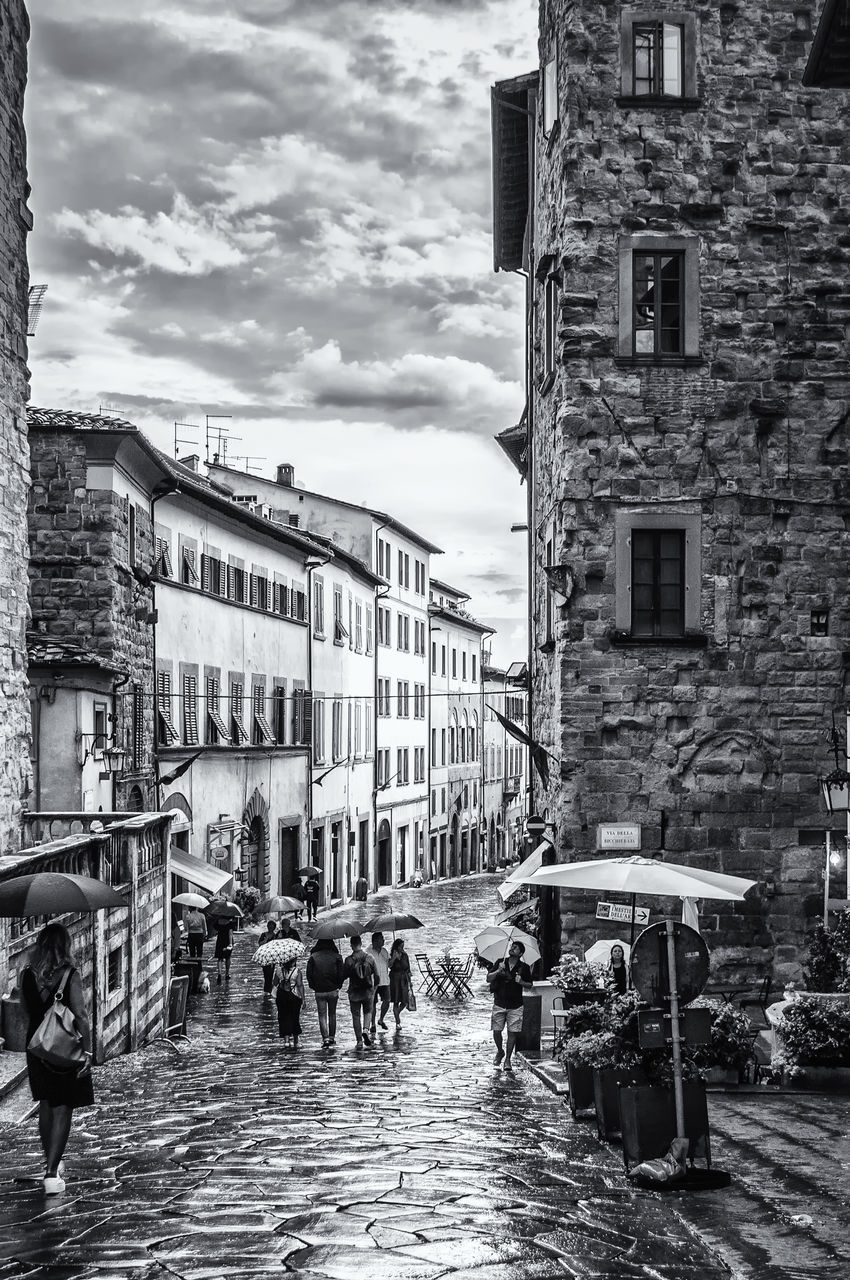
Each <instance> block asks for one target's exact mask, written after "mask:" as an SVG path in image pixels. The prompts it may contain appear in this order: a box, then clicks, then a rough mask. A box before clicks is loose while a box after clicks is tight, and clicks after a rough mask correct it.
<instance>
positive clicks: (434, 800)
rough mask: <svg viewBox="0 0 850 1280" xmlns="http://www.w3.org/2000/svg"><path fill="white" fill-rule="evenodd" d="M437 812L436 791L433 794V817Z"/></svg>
mask: <svg viewBox="0 0 850 1280" xmlns="http://www.w3.org/2000/svg"><path fill="white" fill-rule="evenodd" d="M436 812H437V792H436V789H435V790H434V791H432V792H431V816H432V817H433V816H434V814H435V813H436Z"/></svg>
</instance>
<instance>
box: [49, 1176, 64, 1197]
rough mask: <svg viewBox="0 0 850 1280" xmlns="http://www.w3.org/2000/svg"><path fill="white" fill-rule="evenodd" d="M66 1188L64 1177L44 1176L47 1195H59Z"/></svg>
mask: <svg viewBox="0 0 850 1280" xmlns="http://www.w3.org/2000/svg"><path fill="white" fill-rule="evenodd" d="M64 1190H65V1180H64V1178H59V1177H56V1178H48V1177H47V1176H46V1175H45V1178H44V1194H45V1195H46V1196H58V1195H61V1194H62V1192H63V1191H64Z"/></svg>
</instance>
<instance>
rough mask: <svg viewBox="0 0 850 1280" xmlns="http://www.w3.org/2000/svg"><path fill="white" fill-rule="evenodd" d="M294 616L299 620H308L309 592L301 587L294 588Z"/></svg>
mask: <svg viewBox="0 0 850 1280" xmlns="http://www.w3.org/2000/svg"><path fill="white" fill-rule="evenodd" d="M292 617H293V618H295V619H296V620H297V621H298V622H306V621H307V592H306V591H302V589H301V588H300V587H293V588H292Z"/></svg>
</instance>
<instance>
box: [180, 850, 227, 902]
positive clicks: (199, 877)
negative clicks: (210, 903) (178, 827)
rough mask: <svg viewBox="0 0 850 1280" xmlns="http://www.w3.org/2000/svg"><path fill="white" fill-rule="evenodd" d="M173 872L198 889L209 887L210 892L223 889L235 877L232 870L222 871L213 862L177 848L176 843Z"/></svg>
mask: <svg viewBox="0 0 850 1280" xmlns="http://www.w3.org/2000/svg"><path fill="white" fill-rule="evenodd" d="M171 874H172V875H173V876H182V878H183V879H184V880H188V881H189V883H190V884H193V885H195V886H196V887H197V888H198V889H207V890H209V892H210V893H215V892H216V891H217V890H218V889H222V888H223V887H224V886H225V885H226V884H227V883H228V882H229V881H230V880H232V879H233V872H232V871H221V870H219V868H218V867H214V866H213V865H212V864H211V863H209V862H204V860H203V858H195V857H194V856H193V855H192V854H191V853H186V852H184V850H183V849H175V848H174V845H172V846H171Z"/></svg>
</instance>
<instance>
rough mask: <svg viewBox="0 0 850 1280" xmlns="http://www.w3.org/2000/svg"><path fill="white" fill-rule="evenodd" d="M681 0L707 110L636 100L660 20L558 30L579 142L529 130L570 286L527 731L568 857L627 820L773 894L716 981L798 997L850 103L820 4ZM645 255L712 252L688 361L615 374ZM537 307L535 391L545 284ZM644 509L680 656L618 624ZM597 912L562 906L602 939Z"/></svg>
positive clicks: (823, 655)
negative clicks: (626, 70) (677, 578)
mask: <svg viewBox="0 0 850 1280" xmlns="http://www.w3.org/2000/svg"><path fill="white" fill-rule="evenodd" d="M675 7H676V10H677V13H680V14H685V15H687V17H688V18H689V19H690V18H692V19H693V22H694V31H695V53H696V81H695V90H696V92H695V95H694V97H693V99H692V100H690V99H689V100H688V101H687V102H684V103H682V104H679V105H671V104H670V103H664V104H660V105H658V104H657V105H652V106H645V105H643V104H640V105H639V106H636V105H635V104H634V101H633V100H627V101H623V100H622V98H620V101H619V102H618V97H620V94H621V81H620V22H621V13H622V11H623V10H625V9H629V10H632V11H634V12H636V13H638V14H640V13H643V14H645V15H649V14H650V13H653V14H656V15H658V14H659V13H661V8H663V7H659V6H658V5H653V4H652V3H647V2H646V0H637V3H635V4H632V5H629V6H625V5H622V4H620V3H610V2H608V3H591V2H587V3H568V2H567V0H543V3H542V4H541V9H540V13H541V33H540V35H541V38H540V54H541V64H542V65H545V63H546V62H547V61H548V60H549V59H550V58H551V57H552V55H553V52H554V50H555V47H556V45H557V54H558V81H559V102H560V112H559V114H560V123H559V125H558V126H556V128H555V130H553V132H552V134H551V135H550V137H549V138H548V139H546V138H544V137H543V135H542V127H541V122H540V121H538V129H537V162H536V164H537V202H536V211H535V216H536V229H535V239H534V243H535V261H534V262H533V263H532V270H534V269H536V268H537V266H538V264H540V263H541V262H543V263H544V264H545V265H544V270H543V271H542V272H541V275H543V274H545V273H546V272H548V271H550V270H551V271H554V272H555V273H556V275H557V277H558V280H559V284H560V294H559V309H558V327H557V347H556V359H557V368H556V376H555V380H554V384H553V385H552V386H551V388H549V389H546V388H545V386H543V387H542V389H540V390H539V391H538V393H537V394H536V395H535V403H534V452H535V456H534V483H535V513H536V514H535V528H534V537H535V557H536V560H537V562H538V564H539V563H540V562H541V561H542V559H543V555H544V550H543V549H544V545H545V541H546V539H547V538H548V537H551V538H552V540H553V542H554V560H555V562H556V563H565V564H568V565H569V566H570V577H571V583H572V588H571V595H570V599H569V600H568V602H567V604H566V606H565V607H564V608H562V609H560V610H559V611H558V615H557V624H556V629H555V645H554V651H553V652H551V653H546V652H542V653H541V652H539V651H538V652H537V653H536V662H535V671H534V706H535V722H536V723H535V728H536V730H537V733H538V734H539V735H540V736H541V737H542V740H543V741H544V742H545V743H547V745H549V744H551V745H553V747H554V748H555V750H556V751H558V752H559V753H560V754H561V756H562V758H563V761H564V764H563V768H562V776H561V778H560V779H558V778H557V777H556V778H555V779H554V780H553V786H552V788H551V790H550V793H549V796H548V797H547V798H546V803H547V804H548V807H549V809H550V811H551V813H552V816H553V817H554V818H555V820H556V822H557V824H558V841H559V845H560V854H561V856H562V857H566V856H576V855H580V856H593V854H594V852H595V849H596V844H595V829H596V824H597V823H598V822H601V821H636V822H639V823H641V824H642V828H643V845H644V849H645V850H649V851H664V852H665V854H666V855H668V856H669V857H670V858H673V859H675V858H676V857H678V856H679V855H681V857H682V859H683V860H690V859H693V860H694V861H696V862H697V863H698V865H701V866H705V867H709V868H715V869H722V870H725V871H728V872H731V873H733V874H741V875H746V876H750V877H752V878H753V879H757V880H758V881H759V882H760V887H759V889H758V890H756V891H754V892H753V895H751V896H752V897H753V901H751V902H748V903H746V904H742V905H740V906H736V907H735V908H734V910H731V909H729V908H722V907H721V904H711V903H706V904H705V910H704V913H703V918H704V920H705V922H706V928H707V931H708V933H709V935H710V937H709V941H710V943H711V946H712V951H713V953H714V963H715V965H716V966H720V967H723V968H724V969H725V971H726V972H727V973H728V974H729V975H732V974H736V975H740V976H742V977H743V976H747V975H749V976H753V975H754V973H755V970H756V968H759V969H761V968H764V967H768V968H770V967H772V968H773V972H774V974H775V976H776V977H777V978H778V979H781V978H784V977H796V976H798V970H799V961H800V958H801V954H802V953H801V948H802V947H803V944H804V940H805V933H806V930H807V928H808V927H809V924H810V922H811V920H812V919H813V918H814V916H815V915H816V914H817V911H818V909H819V907H820V905H821V897H822V888H821V884H822V881H821V876H822V869H823V852H822V847H819V846H818V843H817V836H816V835H813V834H812V832H813V830H815V829H818V828H820V829H823V828H825V827H826V826H827V825H828V822H827V818H826V815H825V814H824V812H823V810H822V808H821V805H820V800H819V791H818V787H817V777H816V776H817V773H818V772H819V771H825V770H826V769H828V768H829V767H830V758H829V755H828V752H827V749H826V746H825V745H824V742H823V733H824V730H825V729H827V728H828V727H829V724H830V718H831V713H832V711H833V709H836V710H838V709H841V710H842V712H843V707H844V704H845V697H846V689H845V681H846V675H847V666H848V663H850V647H848V646H847V639H846V637H847V634H848V622H850V612H849V611H848V602H847V566H848V556H850V532H848V530H850V503H848V496H847V495H848V489H847V481H848V454H847V432H848V421H850V359H848V347H847V339H848V336H849V335H850V207H848V201H847V191H848V178H850V137H848V131H847V110H848V97H847V95H846V94H843V93H840V92H836V93H829V92H824V91H820V90H808V89H803V88H802V86H801V77H802V72H803V68H804V66H805V62H806V57H807V54H808V50H809V47H810V44H811V34H812V25H813V21H814V19H815V17H816V6H815V5H814V4H812V3H807V2H806V0H798V2H797V3H782V2H781V0H770V3H765V2H764V0H762V2H761V3H759V2H757V0H756V2H753V3H749V2H748V3H746V4H744V3H735V2H729V3H723V4H717V3H716V0H683V2H682V3H680V4H677V5H676V6H675ZM664 16H666V17H668V18H669V17H670V14H669V13H666V14H665V15H664ZM635 235H648V236H651V235H659V236H668V237H672V236H675V237H684V238H687V240H688V243H689V244H692V243H693V242H694V241H695V242H696V245H697V250H696V252H697V267H698V276H699V315H698V326H697V340H698V350H697V352H696V353H695V354H694V355H693V356H692V358H690V359H682V360H680V361H679V362H678V363H676V362H666V363H665V362H658V363H644V364H639V363H635V362H634V361H633V360H630V359H624V358H623V357H622V356H621V355H620V354H619V352H620V347H619V345H618V324H619V320H620V317H619V312H618V307H619V304H620V294H619V283H618V245H619V244H620V243H621V240H620V238H621V237H623V236H635ZM544 255H549V257H548V258H546V257H544ZM536 302H537V305H536V308H535V320H534V325H535V332H534V341H535V361H536V363H537V368H536V369H535V371H534V372H535V382H536V384H537V385H538V387H541V382H542V379H541V364H542V359H543V324H544V314H543V312H544V307H543V282H542V280H541V282H540V284H539V285H538V286H537V294H536ZM645 512H650V513H655V514H657V513H659V512H661V513H669V514H670V515H672V517H673V519H674V520H676V519H678V520H684V517H685V514H687V515H688V516H690V517H692V518H693V523H692V524H691V526H690V527H691V534H690V535H689V537H690V538H691V540H692V543H693V545H692V546H690V547H689V551H688V556H689V557H690V558H691V563H694V564H695V565H696V575H695V578H694V581H693V583H692V587H691V592H690V597H689V598H690V600H691V604H690V606H689V607H690V611H691V615H692V618H693V619H694V620H695V625H694V626H693V627H692V628H691V631H692V634H690V635H689V636H687V637H685V638H684V640H683V641H682V642H681V643H679V644H675V645H674V644H665V643H662V642H657V641H656V642H652V643H636V642H634V641H630V638H629V636H628V635H627V634H625V633H624V629H623V626H622V616H623V603H622V593H623V589H624V588H623V583H622V581H620V582H619V584H618V574H617V546H616V539H615V530H616V526H617V522H618V520H619V521H620V523H621V524H622V523H623V521H625V523H626V524H628V522H629V520H630V519H631V518H632V517H633V516H634V515H635V514H636V513H645ZM627 567H628V566H626V568H627ZM623 571H624V564H623V561H622V557H621V562H620V577H621V578H622V576H623ZM538 577H539V578H540V579H541V581H540V582H539V583H538V588H537V592H536V602H535V609H536V614H537V638H536V639H537V644H539V643H540V640H541V638H542V618H543V614H544V609H545V599H544V592H545V584H544V583H543V582H542V574H539V575H538ZM618 587H619V591H620V595H621V602H620V607H619V609H618V604H617V600H618ZM819 610H828V611H829V620H828V634H826V635H823V636H821V635H816V634H812V630H813V628H812V613H813V611H819ZM626 630H627V629H626ZM842 719H843V716H842ZM538 807H541V808H542V807H543V802H542V801H541V802H539V803H538ZM835 825H836V829H837V828H838V826H839V825H840V823H839V822H838V819H836V820H835ZM594 906H595V901H594V902H591V901H590V900H589V895H588V896H587V897H586V898H583V899H578V898H575V897H573V898H571V899H569V900H566V899H565V900H564V903H563V908H564V912H565V916H566V913H567V912H569V913H570V915H571V916H572V914H573V913H575V916H574V922H575V923H576V924H578V925H579V926H580V927H586V928H587V929H588V930H590V929H591V927H592V925H593V919H592V912H593V909H594ZM654 906H655V907H656V909H660V908H661V907H662V906H663V904H662V903H661V902H657V903H655V904H654ZM676 906H677V908H678V904H676ZM718 907H720V908H721V909H718ZM655 918H657V916H656V917H655ZM571 923H573V920H572V919H571Z"/></svg>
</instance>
